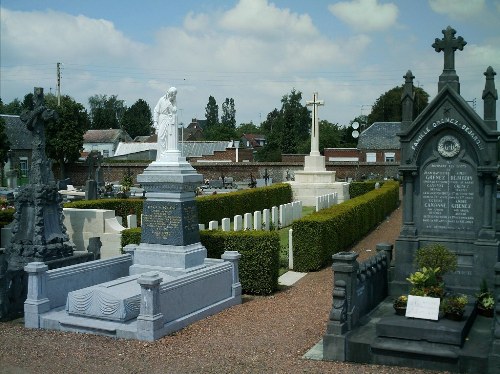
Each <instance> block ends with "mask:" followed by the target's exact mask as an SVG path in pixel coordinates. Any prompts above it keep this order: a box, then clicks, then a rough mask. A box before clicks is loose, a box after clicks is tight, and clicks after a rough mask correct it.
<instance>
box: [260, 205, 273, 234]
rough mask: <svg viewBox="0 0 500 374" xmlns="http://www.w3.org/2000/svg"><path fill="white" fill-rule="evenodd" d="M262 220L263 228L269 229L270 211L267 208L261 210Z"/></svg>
mask: <svg viewBox="0 0 500 374" xmlns="http://www.w3.org/2000/svg"><path fill="white" fill-rule="evenodd" d="M262 222H263V226H264V230H266V231H269V227H270V226H271V211H270V210H269V209H264V210H263V211H262Z"/></svg>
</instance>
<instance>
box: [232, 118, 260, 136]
mask: <svg viewBox="0 0 500 374" xmlns="http://www.w3.org/2000/svg"><path fill="white" fill-rule="evenodd" d="M260 133H261V130H260V128H259V127H258V126H255V125H254V123H253V122H250V123H240V125H239V126H238V127H237V128H236V137H237V138H238V139H239V138H241V137H242V136H243V134H260Z"/></svg>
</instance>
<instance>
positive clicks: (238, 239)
mask: <svg viewBox="0 0 500 374" xmlns="http://www.w3.org/2000/svg"><path fill="white" fill-rule="evenodd" d="M200 237H201V243H202V244H203V245H204V246H205V247H206V248H207V253H208V255H207V257H210V258H220V256H221V255H222V254H223V253H224V251H238V252H239V253H240V254H241V259H240V262H239V275H240V282H241V287H242V289H243V292H244V293H247V294H255V295H268V294H270V293H272V292H273V291H275V290H276V289H277V288H278V276H279V251H280V239H279V235H278V232H277V231H230V232H224V231H209V230H205V231H201V232H200Z"/></svg>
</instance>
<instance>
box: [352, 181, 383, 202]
mask: <svg viewBox="0 0 500 374" xmlns="http://www.w3.org/2000/svg"><path fill="white" fill-rule="evenodd" d="M377 182H378V183H380V187H382V186H383V184H384V182H383V181H376V180H370V181H366V182H351V183H349V196H350V198H351V199H354V198H355V197H358V196H361V195H364V194H365V193H368V192H370V191H373V190H374V189H375V184H376V183H377Z"/></svg>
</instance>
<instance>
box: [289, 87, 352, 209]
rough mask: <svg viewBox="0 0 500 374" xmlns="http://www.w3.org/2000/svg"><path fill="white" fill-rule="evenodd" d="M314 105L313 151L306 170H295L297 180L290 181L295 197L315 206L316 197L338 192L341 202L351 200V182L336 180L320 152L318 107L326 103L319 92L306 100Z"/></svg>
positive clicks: (306, 159) (305, 163)
mask: <svg viewBox="0 0 500 374" xmlns="http://www.w3.org/2000/svg"><path fill="white" fill-rule="evenodd" d="M306 104H307V106H311V107H312V125H311V152H310V154H309V156H306V157H305V159H304V170H301V171H296V172H295V180H294V181H290V182H288V183H290V185H291V186H292V191H293V197H294V199H295V200H300V201H302V203H303V204H304V205H306V206H314V205H315V204H316V197H317V196H322V195H328V194H331V193H334V192H336V193H337V196H338V201H339V203H341V202H343V201H345V200H349V184H348V183H343V182H335V172H334V171H327V170H326V167H325V156H321V154H320V153H319V119H318V108H319V107H320V106H322V105H324V101H323V100H319V99H318V93H317V92H315V93H314V94H313V99H312V100H311V101H307V102H306Z"/></svg>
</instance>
